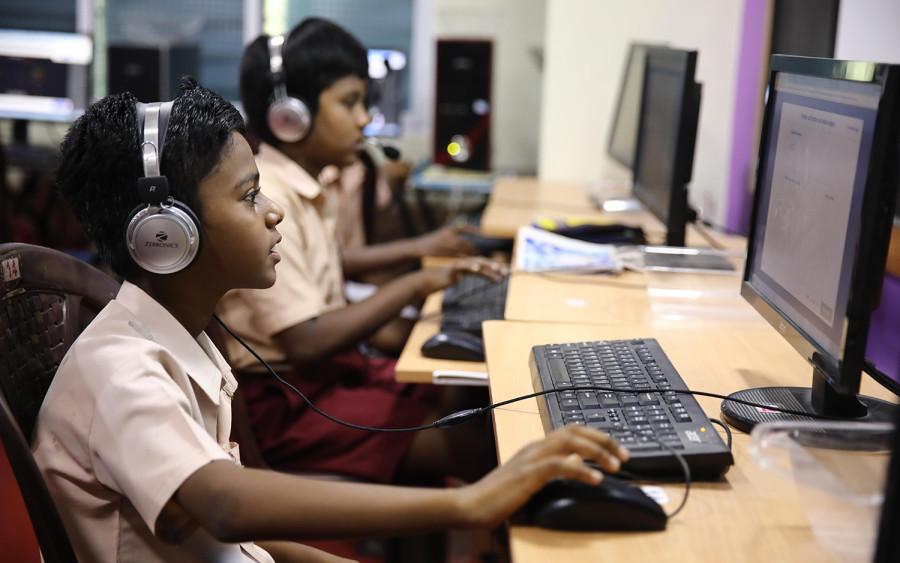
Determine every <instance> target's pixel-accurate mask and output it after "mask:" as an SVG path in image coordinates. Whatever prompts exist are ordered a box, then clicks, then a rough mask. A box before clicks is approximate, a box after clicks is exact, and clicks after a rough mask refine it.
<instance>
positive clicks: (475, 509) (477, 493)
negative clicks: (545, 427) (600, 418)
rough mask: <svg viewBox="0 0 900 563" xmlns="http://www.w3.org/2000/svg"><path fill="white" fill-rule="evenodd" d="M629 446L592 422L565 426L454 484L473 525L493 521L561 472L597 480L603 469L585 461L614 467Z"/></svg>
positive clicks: (606, 468) (611, 470)
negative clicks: (477, 478) (463, 484)
mask: <svg viewBox="0 0 900 563" xmlns="http://www.w3.org/2000/svg"><path fill="white" fill-rule="evenodd" d="M628 458H629V453H628V450H627V449H625V448H624V447H623V446H620V445H619V444H618V442H616V441H615V439H613V438H612V437H611V436H609V435H608V434H606V433H605V432H601V431H600V430H597V429H595V428H590V427H586V426H567V427H565V428H563V429H560V430H557V431H555V432H552V433H551V434H549V435H548V436H547V437H546V438H544V439H543V440H540V441H537V442H532V443H530V444H528V445H526V446H525V447H524V448H522V449H521V450H519V452H518V453H516V455H515V456H513V458H512V459H510V460H509V461H508V462H506V463H505V464H503V465H502V466H500V467H498V468H497V469H494V470H493V471H491V472H490V473H488V474H487V475H486V476H485V477H484V478H482V479H481V480H480V481H478V482H476V483H473V484H471V485H468V486H466V487H463V488H461V489H458V491H459V495H460V498H459V502H460V504H461V506H460V509H461V513H462V514H463V515H465V516H466V517H467V518H468V519H469V521H467V522H466V524H467V525H469V526H473V527H493V526H496V525H498V524H499V523H501V522H502V521H503V520H505V519H506V518H508V517H509V516H510V515H511V514H512V513H513V512H515V511H516V510H517V509H518V508H519V507H521V506H522V505H524V504H525V502H527V501H528V499H530V498H531V497H532V495H534V494H535V493H536V492H537V491H539V490H540V489H541V487H543V486H544V484H546V483H547V481H550V480H552V479H555V478H557V477H563V478H566V479H575V480H578V481H584V482H585V483H592V484H596V483H599V482H600V481H601V480H602V479H603V475H602V473H600V471H597V469H595V468H593V467H590V466H588V465H586V464H585V463H584V460H585V459H587V460H591V461H594V462H596V464H597V466H598V467H600V468H601V469H602V470H603V471H606V472H608V473H615V472H616V471H618V470H619V468H620V467H621V464H622V463H623V462H625V461H628Z"/></svg>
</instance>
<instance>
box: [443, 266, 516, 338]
mask: <svg viewBox="0 0 900 563" xmlns="http://www.w3.org/2000/svg"><path fill="white" fill-rule="evenodd" d="M508 288H509V276H504V277H503V278H502V279H501V280H500V281H499V282H493V281H491V280H489V279H488V278H486V277H484V276H477V275H467V276H463V277H462V278H461V279H460V280H459V281H458V282H456V283H455V284H454V285H452V286H450V287H448V288H447V289H446V290H444V299H443V301H442V303H441V330H442V331H448V330H462V331H466V332H471V333H472V334H477V335H479V336H480V335H481V323H482V322H484V321H493V320H502V319H503V312H504V309H505V308H506V292H507V289H508Z"/></svg>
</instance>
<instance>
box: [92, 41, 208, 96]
mask: <svg viewBox="0 0 900 563" xmlns="http://www.w3.org/2000/svg"><path fill="white" fill-rule="evenodd" d="M106 65H107V68H106V76H107V92H108V93H110V94H115V93H118V92H125V91H128V92H131V93H132V94H134V95H135V96H137V98H138V99H139V100H140V101H142V102H145V103H149V102H159V101H166V100H171V99H173V98H174V97H175V96H176V95H177V94H178V85H179V84H180V83H181V77H182V76H183V75H185V74H188V75H191V76H194V77H197V73H198V71H199V68H200V49H199V47H197V46H196V45H172V46H168V47H156V46H154V47H150V46H138V45H110V46H109V47H108V49H107V59H106Z"/></svg>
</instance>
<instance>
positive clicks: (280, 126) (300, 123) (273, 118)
mask: <svg viewBox="0 0 900 563" xmlns="http://www.w3.org/2000/svg"><path fill="white" fill-rule="evenodd" d="M285 41H287V36H286V35H276V36H275V37H269V41H268V44H269V71H270V73H271V75H272V85H273V87H274V89H275V97H274V99H273V101H272V103H271V104H270V105H269V110H268V112H266V122H267V123H268V125H269V130H271V131H272V134H273V135H275V138H277V139H278V140H279V141H282V142H285V143H296V142H297V141H299V140H301V139H303V138H304V137H306V135H308V134H309V130H310V129H311V128H312V112H310V111H309V106H307V105H306V103H305V102H304V101H303V100H300V99H298V98H294V97H292V96H288V93H287V86H285V80H284V56H283V52H284V43H285Z"/></svg>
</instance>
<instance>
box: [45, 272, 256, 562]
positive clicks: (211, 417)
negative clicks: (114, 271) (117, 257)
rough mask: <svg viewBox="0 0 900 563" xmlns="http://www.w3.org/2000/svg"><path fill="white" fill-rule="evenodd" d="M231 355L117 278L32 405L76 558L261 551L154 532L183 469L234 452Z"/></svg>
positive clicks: (197, 535)
mask: <svg viewBox="0 0 900 563" xmlns="http://www.w3.org/2000/svg"><path fill="white" fill-rule="evenodd" d="M236 387H237V384H236V382H235V379H234V376H233V375H232V373H231V370H230V368H229V367H228V364H227V363H226V362H225V360H224V359H223V358H222V356H221V355H220V354H219V353H218V351H217V350H216V348H215V346H213V344H212V342H211V341H210V340H209V338H208V337H207V336H206V334H205V333H201V334H200V336H198V337H197V338H196V339H194V338H192V337H191V335H190V334H189V333H188V332H187V330H186V329H185V328H184V327H183V326H182V325H181V324H180V323H179V322H178V321H177V320H176V319H175V318H174V317H173V316H172V315H171V314H169V312H168V311H167V310H166V309H165V308H164V307H163V306H162V305H160V304H159V303H157V302H156V301H155V300H154V299H152V298H151V297H150V296H149V295H147V294H146V293H144V291H142V290H141V289H139V288H138V287H137V286H134V285H132V284H130V283H128V282H126V283H124V284H123V285H122V288H121V290H120V291H119V293H118V295H117V297H116V299H115V300H113V301H111V302H110V303H109V304H108V305H107V306H106V307H105V308H104V309H103V311H101V312H100V314H99V315H98V316H97V318H96V319H94V321H93V322H92V323H91V324H90V325H89V326H88V327H87V328H86V329H85V330H84V332H83V333H82V334H81V336H80V337H79V338H78V339H77V340H76V341H75V343H74V344H73V345H72V347H71V349H70V350H69V352H68V354H66V356H65V358H64V359H63V361H62V363H61V364H60V367H59V370H58V371H57V374H56V376H55V377H54V379H53V383H52V385H51V386H50V390H49V391H48V392H47V396H46V398H45V400H44V403H43V405H42V406H41V410H40V413H39V414H38V420H37V427H36V430H35V439H34V442H33V446H32V450H33V452H34V456H35V459H36V461H37V464H38V466H39V467H40V469H41V472H42V473H43V475H44V479H45V480H46V481H47V486H48V488H49V489H50V494H51V495H52V496H53V500H54V502H55V504H56V507H57V509H58V510H59V512H60V515H61V516H62V520H63V522H64V524H65V527H66V531H67V532H68V535H69V539H70V540H71V542H72V544H73V547H74V548H75V553H76V555H77V556H78V560H79V561H92V562H93V561H100V562H105V561H140V562H142V563H146V562H154V561H159V562H163V561H165V562H171V561H179V562H181V561H242V562H244V561H265V562H272V558H271V557H270V556H269V554H268V553H266V552H265V551H263V550H262V549H261V548H259V547H258V546H256V545H254V544H251V543H248V544H240V545H239V544H226V543H221V542H219V541H217V540H215V539H214V538H213V537H212V536H211V535H209V534H208V533H206V532H205V531H204V530H202V529H199V528H198V529H197V531H195V532H193V533H192V535H191V536H190V537H189V538H188V539H187V540H186V541H185V542H184V543H183V544H181V545H177V546H176V545H171V544H168V543H165V542H163V541H162V540H160V539H159V538H157V537H156V536H155V535H154V526H155V524H156V519H157V517H158V516H159V514H160V512H161V510H162V508H163V506H164V505H165V504H166V502H168V501H169V499H171V498H172V495H173V494H174V493H175V491H176V490H177V489H178V487H179V486H181V484H182V483H183V482H184V481H185V479H187V478H188V477H189V476H190V475H191V474H193V473H194V472H195V471H197V470H198V469H200V468H201V467H203V466H205V465H206V464H208V463H210V462H212V461H216V460H230V461H233V462H235V463H239V462H240V459H239V456H238V453H237V448H236V447H235V446H234V445H233V444H231V443H230V442H229V434H230V431H231V396H232V394H233V393H234V390H235V389H236Z"/></svg>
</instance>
